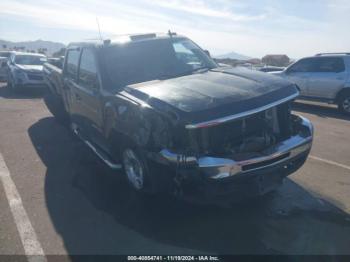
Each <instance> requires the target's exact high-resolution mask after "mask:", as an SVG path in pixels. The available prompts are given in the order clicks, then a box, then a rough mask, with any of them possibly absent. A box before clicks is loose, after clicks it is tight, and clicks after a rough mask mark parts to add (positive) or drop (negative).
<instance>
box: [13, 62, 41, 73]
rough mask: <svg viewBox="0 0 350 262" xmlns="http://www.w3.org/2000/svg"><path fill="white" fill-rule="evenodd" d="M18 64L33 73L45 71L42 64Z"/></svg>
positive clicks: (20, 67)
mask: <svg viewBox="0 0 350 262" xmlns="http://www.w3.org/2000/svg"><path fill="white" fill-rule="evenodd" d="M16 66H17V67H18V68H19V69H21V70H23V71H26V72H31V73H41V72H42V71H43V66H42V65H19V64H16Z"/></svg>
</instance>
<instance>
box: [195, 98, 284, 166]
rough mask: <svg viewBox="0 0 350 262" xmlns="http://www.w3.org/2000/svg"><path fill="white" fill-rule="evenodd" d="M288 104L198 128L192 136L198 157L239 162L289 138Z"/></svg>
mask: <svg viewBox="0 0 350 262" xmlns="http://www.w3.org/2000/svg"><path fill="white" fill-rule="evenodd" d="M290 117H291V114H290V104H289V103H286V104H282V105H279V106H276V107H273V108H270V109H268V110H265V111H262V112H259V113H256V114H253V115H250V116H247V117H245V118H242V119H239V120H235V121H232V122H228V123H225V124H222V125H218V126H213V127H207V128H201V129H198V130H195V131H194V132H193V131H192V132H193V133H192V134H191V135H192V137H194V138H195V139H191V140H192V141H193V142H194V143H193V147H194V148H196V149H197V150H196V151H197V153H198V154H206V155H209V156H210V155H213V156H214V155H215V156H225V157H228V156H230V157H232V158H233V159H236V160H240V159H244V158H247V157H254V156H258V155H259V152H261V151H262V150H264V149H266V148H268V147H271V146H273V145H275V144H277V143H278V142H280V141H281V140H284V139H286V138H288V137H289V136H290V135H291V121H290Z"/></svg>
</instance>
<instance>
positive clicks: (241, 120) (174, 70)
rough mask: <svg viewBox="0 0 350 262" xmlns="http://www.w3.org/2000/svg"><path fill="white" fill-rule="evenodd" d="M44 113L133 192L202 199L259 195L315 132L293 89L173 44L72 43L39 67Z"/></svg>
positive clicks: (143, 38)
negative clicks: (295, 108) (58, 58)
mask: <svg viewBox="0 0 350 262" xmlns="http://www.w3.org/2000/svg"><path fill="white" fill-rule="evenodd" d="M44 72H45V78H46V80H47V83H48V85H49V87H50V90H51V93H50V95H49V96H48V97H47V98H46V103H47V105H48V108H49V109H50V110H51V112H52V113H53V114H54V115H55V116H56V117H57V118H58V120H60V121H62V122H65V123H69V125H70V126H71V128H72V129H73V131H74V132H75V133H76V134H77V135H78V136H79V137H80V138H81V139H82V140H83V141H84V142H85V143H86V144H87V145H88V146H89V147H90V148H91V149H92V150H93V151H94V152H95V153H96V154H97V155H98V156H99V157H100V158H101V159H102V160H103V161H104V162H105V163H106V164H108V165H109V166H110V167H111V168H115V169H122V168H123V169H124V173H125V175H126V179H127V180H128V182H129V183H130V185H131V186H132V187H133V188H134V189H135V190H137V191H139V192H145V193H156V192H176V194H178V195H182V196H194V195H199V196H201V197H202V198H203V199H208V200H211V199H218V198H219V199H220V198H222V197H224V198H228V197H237V198H240V197H248V196H257V195H262V194H265V193H267V192H269V191H271V190H273V189H275V188H276V187H277V186H278V185H279V184H281V182H282V180H283V178H285V177H286V176H288V175H290V174H291V173H293V172H294V171H296V170H297V169H299V168H300V167H301V166H302V165H303V163H304V162H305V160H306V158H307V156H308V154H309V151H310V149H311V145H312V139H313V127H312V124H311V123H310V122H309V121H308V120H307V119H305V118H303V117H301V116H297V115H293V114H292V113H291V103H292V101H293V100H294V99H295V98H296V97H297V96H298V95H299V92H298V89H297V88H296V86H295V85H294V84H292V83H289V82H287V81H285V80H283V79H280V78H277V77H274V76H271V75H268V74H265V73H259V72H255V71H250V70H247V69H239V68H228V67H219V66H218V65H217V64H216V63H215V62H214V60H213V59H211V58H210V56H209V55H208V52H206V51H204V50H202V49H201V48H200V47H198V46H197V45H196V44H195V43H193V42H192V41H191V40H189V39H188V38H186V37H182V36H178V35H176V34H164V35H156V34H147V35H131V36H124V37H119V38H117V39H114V40H104V41H101V42H99V41H98V42H84V43H72V44H70V45H69V46H68V48H67V51H66V55H65V59H64V63H63V67H62V69H59V68H57V67H55V66H54V65H50V64H46V65H45V69H44Z"/></svg>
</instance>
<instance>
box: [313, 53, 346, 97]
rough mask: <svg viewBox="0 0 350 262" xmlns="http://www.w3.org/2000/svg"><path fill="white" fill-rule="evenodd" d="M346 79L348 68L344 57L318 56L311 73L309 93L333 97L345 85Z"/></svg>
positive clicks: (316, 95) (314, 95) (315, 95)
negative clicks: (346, 68)
mask: <svg viewBox="0 0 350 262" xmlns="http://www.w3.org/2000/svg"><path fill="white" fill-rule="evenodd" d="M345 81H346V70H345V64H344V60H343V58H342V57H316V58H315V59H314V70H313V72H311V73H310V80H309V86H308V89H309V90H308V92H309V95H310V96H312V97H319V98H327V99H333V98H335V97H336V95H337V93H338V92H339V90H341V89H342V88H343V87H344V85H345Z"/></svg>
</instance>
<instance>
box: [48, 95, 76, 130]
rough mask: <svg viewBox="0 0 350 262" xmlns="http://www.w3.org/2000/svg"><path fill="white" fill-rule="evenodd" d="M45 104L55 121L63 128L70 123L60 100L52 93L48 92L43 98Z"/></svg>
mask: <svg viewBox="0 0 350 262" xmlns="http://www.w3.org/2000/svg"><path fill="white" fill-rule="evenodd" d="M44 101H45V104H46V106H47V108H48V109H49V111H50V112H51V114H52V115H53V116H54V117H55V119H56V120H57V121H58V122H59V123H60V124H63V125H65V126H68V125H69V123H70V118H69V114H68V112H67V111H66V109H65V106H64V103H63V100H62V98H61V97H60V96H59V95H57V94H54V93H52V92H48V94H47V95H45V97H44Z"/></svg>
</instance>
